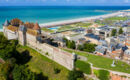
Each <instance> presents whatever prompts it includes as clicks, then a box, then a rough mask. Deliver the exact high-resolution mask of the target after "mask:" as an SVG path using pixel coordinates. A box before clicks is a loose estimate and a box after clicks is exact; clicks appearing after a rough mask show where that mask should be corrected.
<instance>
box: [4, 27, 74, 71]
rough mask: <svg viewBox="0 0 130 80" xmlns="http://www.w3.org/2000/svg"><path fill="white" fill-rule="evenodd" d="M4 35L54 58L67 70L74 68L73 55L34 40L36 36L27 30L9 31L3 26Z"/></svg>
mask: <svg viewBox="0 0 130 80" xmlns="http://www.w3.org/2000/svg"><path fill="white" fill-rule="evenodd" d="M3 30H4V35H5V36H6V37H7V38H8V39H9V40H10V39H16V40H19V43H20V44H21V45H23V46H24V45H27V46H29V47H31V48H33V49H35V50H36V51H38V52H39V53H41V54H42V55H44V56H46V57H48V58H49V59H52V60H54V61H55V62H57V63H59V64H60V65H62V66H64V67H66V68H67V69H69V70H72V69H73V68H74V61H75V55H74V54H71V53H68V52H65V51H63V50H61V49H59V48H56V47H53V46H51V45H48V44H46V43H39V42H38V41H37V40H36V36H33V35H31V34H29V33H27V32H23V31H17V32H14V31H11V30H9V29H7V28H6V27H3Z"/></svg>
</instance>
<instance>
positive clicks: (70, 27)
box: [57, 25, 76, 32]
mask: <svg viewBox="0 0 130 80" xmlns="http://www.w3.org/2000/svg"><path fill="white" fill-rule="evenodd" d="M73 29H76V28H75V27H73V26H71V25H65V26H61V27H60V28H59V29H58V30H57V32H62V31H67V30H73Z"/></svg>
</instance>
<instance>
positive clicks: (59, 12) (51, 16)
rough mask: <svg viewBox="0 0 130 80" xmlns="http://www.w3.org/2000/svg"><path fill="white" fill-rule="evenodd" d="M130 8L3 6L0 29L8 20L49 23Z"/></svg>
mask: <svg viewBox="0 0 130 80" xmlns="http://www.w3.org/2000/svg"><path fill="white" fill-rule="evenodd" d="M127 9H130V6H124V7H122V6H117V7H116V6H78V7H77V6H6V7H5V6H3V7H2V6H1V7H0V29H2V24H3V23H4V22H5V20H6V19H8V20H11V19H13V18H19V19H21V20H23V21H24V22H26V21H28V22H38V23H40V24H41V23H48V22H55V21H61V20H70V19H77V18H83V17H91V16H98V15H104V14H109V13H113V12H115V11H119V10H127Z"/></svg>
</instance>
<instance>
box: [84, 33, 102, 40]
mask: <svg viewBox="0 0 130 80" xmlns="http://www.w3.org/2000/svg"><path fill="white" fill-rule="evenodd" d="M85 36H86V37H90V38H93V39H96V40H100V37H99V36H98V35H94V34H86V35H85Z"/></svg>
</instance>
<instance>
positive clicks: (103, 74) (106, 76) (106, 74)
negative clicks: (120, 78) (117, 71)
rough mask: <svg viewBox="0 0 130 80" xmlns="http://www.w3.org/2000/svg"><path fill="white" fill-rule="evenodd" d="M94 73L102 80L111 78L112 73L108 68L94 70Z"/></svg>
mask: <svg viewBox="0 0 130 80" xmlns="http://www.w3.org/2000/svg"><path fill="white" fill-rule="evenodd" d="M94 74H95V75H96V76H97V77H98V78H99V79H100V80H109V76H110V73H109V71H107V70H94Z"/></svg>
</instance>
